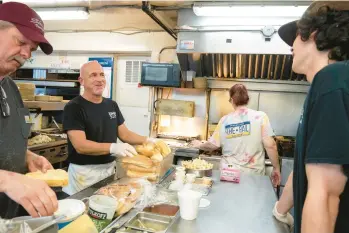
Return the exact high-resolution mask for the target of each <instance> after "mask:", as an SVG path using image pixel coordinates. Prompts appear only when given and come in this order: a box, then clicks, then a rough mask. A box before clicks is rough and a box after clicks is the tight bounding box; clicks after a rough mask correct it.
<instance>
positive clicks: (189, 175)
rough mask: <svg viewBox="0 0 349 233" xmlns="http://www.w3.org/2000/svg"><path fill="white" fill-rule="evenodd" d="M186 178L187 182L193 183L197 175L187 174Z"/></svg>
mask: <svg viewBox="0 0 349 233" xmlns="http://www.w3.org/2000/svg"><path fill="white" fill-rule="evenodd" d="M185 179H186V181H187V183H189V184H192V183H194V182H195V179H196V175H195V174H187V175H186V176H185Z"/></svg>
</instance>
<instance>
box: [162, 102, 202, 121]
mask: <svg viewBox="0 0 349 233" xmlns="http://www.w3.org/2000/svg"><path fill="white" fill-rule="evenodd" d="M155 113H156V114H157V115H170V116H182V117H194V114H195V102H194V101H184V100H169V99H160V100H158V101H156V108H155Z"/></svg>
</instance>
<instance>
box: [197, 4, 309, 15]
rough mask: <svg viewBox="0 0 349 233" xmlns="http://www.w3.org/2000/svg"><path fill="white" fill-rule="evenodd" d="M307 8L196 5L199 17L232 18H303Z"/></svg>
mask: <svg viewBox="0 0 349 233" xmlns="http://www.w3.org/2000/svg"><path fill="white" fill-rule="evenodd" d="M306 9H307V6H256V5H254V6H252V5H250V6H241V5H230V6H229V5H214V4H210V5H204V4H194V6H193V11H194V13H195V14H196V15H197V16H224V17H226V16H230V17H301V16H302V15H303V13H304V12H305V10H306Z"/></svg>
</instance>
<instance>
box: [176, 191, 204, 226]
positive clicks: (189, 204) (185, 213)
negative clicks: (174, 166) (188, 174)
mask: <svg viewBox="0 0 349 233" xmlns="http://www.w3.org/2000/svg"><path fill="white" fill-rule="evenodd" d="M201 197H202V194H201V193H199V192H196V191H192V190H183V191H180V192H179V193H178V200H179V208H180V215H181V218H183V219H184V220H189V221H191V220H194V219H196V218H197V216H198V211H199V205H200V199H201Z"/></svg>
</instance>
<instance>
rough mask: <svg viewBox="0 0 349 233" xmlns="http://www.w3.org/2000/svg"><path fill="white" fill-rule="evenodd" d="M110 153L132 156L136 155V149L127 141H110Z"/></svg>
mask: <svg viewBox="0 0 349 233" xmlns="http://www.w3.org/2000/svg"><path fill="white" fill-rule="evenodd" d="M110 154H112V155H118V156H123V157H125V156H129V157H133V156H135V155H137V151H136V149H135V148H134V147H133V146H131V145H130V144H127V143H112V144H111V146H110Z"/></svg>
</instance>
